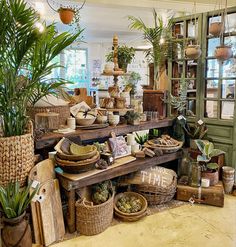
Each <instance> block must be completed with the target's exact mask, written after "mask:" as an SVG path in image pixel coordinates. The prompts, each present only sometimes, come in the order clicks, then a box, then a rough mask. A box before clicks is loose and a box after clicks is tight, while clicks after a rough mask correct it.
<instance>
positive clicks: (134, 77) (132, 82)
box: [125, 71, 142, 95]
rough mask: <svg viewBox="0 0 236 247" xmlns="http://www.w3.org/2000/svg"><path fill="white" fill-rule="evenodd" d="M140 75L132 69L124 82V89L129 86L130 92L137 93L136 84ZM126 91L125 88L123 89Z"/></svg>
mask: <svg viewBox="0 0 236 247" xmlns="http://www.w3.org/2000/svg"><path fill="white" fill-rule="evenodd" d="M141 79H142V78H141V76H140V74H139V73H138V72H134V71H132V72H131V73H130V75H129V77H128V78H127V80H126V82H125V89H127V88H130V90H129V91H130V94H131V95H135V94H136V93H137V85H138V82H139V81H140V80H141ZM125 91H127V90H125Z"/></svg>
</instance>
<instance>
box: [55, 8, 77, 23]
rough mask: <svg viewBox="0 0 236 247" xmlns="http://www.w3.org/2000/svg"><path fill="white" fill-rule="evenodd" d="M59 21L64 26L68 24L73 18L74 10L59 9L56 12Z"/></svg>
mask: <svg viewBox="0 0 236 247" xmlns="http://www.w3.org/2000/svg"><path fill="white" fill-rule="evenodd" d="M58 13H59V16H60V19H61V21H62V23H64V24H67V25H68V24H70V23H71V22H72V20H73V18H74V15H75V10H73V9H71V8H60V9H59V10H58Z"/></svg>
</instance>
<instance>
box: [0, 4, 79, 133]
mask: <svg viewBox="0 0 236 247" xmlns="http://www.w3.org/2000/svg"><path fill="white" fill-rule="evenodd" d="M0 15H1V23H0V116H1V119H2V121H1V127H2V130H3V135H4V136H16V135H22V134H24V131H25V129H26V126H27V124H28V117H27V116H26V108H27V106H28V105H33V104H34V103H36V102H37V101H38V100H39V99H41V98H42V97H43V96H46V95H48V94H56V92H57V89H58V88H60V87H64V86H65V83H67V82H66V81H65V80H62V79H55V78H50V74H51V71H52V70H53V69H55V68H57V67H58V66H59V65H58V64H55V63H54V64H52V63H51V61H52V59H53V58H54V57H56V56H57V55H58V54H60V52H61V51H62V50H63V49H64V48H66V47H67V46H68V45H70V44H72V43H73V42H74V41H75V40H76V39H78V38H79V36H80V35H81V32H82V30H80V31H79V32H78V33H76V34H74V35H72V34H70V33H67V32H64V33H60V34H59V33H58V32H57V30H56V24H55V23H54V24H52V25H46V24H45V23H42V24H40V19H39V15H38V14H37V13H36V11H35V10H34V9H33V8H31V7H28V6H27V3H26V2H25V1H24V0H2V1H1V2H0ZM49 78H50V79H49Z"/></svg>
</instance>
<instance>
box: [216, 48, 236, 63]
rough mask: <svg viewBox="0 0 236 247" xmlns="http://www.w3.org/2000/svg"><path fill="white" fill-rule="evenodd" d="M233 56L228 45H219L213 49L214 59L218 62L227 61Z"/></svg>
mask: <svg viewBox="0 0 236 247" xmlns="http://www.w3.org/2000/svg"><path fill="white" fill-rule="evenodd" d="M232 56H233V51H232V48H231V46H229V45H220V46H217V47H216V49H215V58H216V59H218V60H219V61H225V60H228V59H229V58H231V57H232Z"/></svg>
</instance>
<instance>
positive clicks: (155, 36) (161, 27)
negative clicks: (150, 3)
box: [128, 9, 175, 87]
mask: <svg viewBox="0 0 236 247" xmlns="http://www.w3.org/2000/svg"><path fill="white" fill-rule="evenodd" d="M128 19H129V20H130V21H131V24H130V28H131V29H136V30H139V31H142V32H143V38H144V40H147V41H148V42H149V43H150V44H151V45H152V49H151V50H149V51H148V52H147V56H148V57H149V58H151V60H152V61H153V63H154V73H155V84H156V83H157V81H158V79H159V78H158V77H160V75H161V73H162V72H163V68H164V70H165V63H166V60H167V59H168V58H169V57H171V56H172V53H173V50H174V49H173V48H174V43H175V42H174V39H173V37H172V24H173V21H172V18H170V19H169V20H168V22H167V24H166V25H165V24H164V21H163V19H162V18H161V17H158V16H157V13H156V10H155V9H154V10H153V19H154V27H148V26H147V25H146V24H145V23H144V22H143V20H142V19H141V18H136V17H134V16H129V17H128ZM154 86H155V87H157V85H154Z"/></svg>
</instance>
